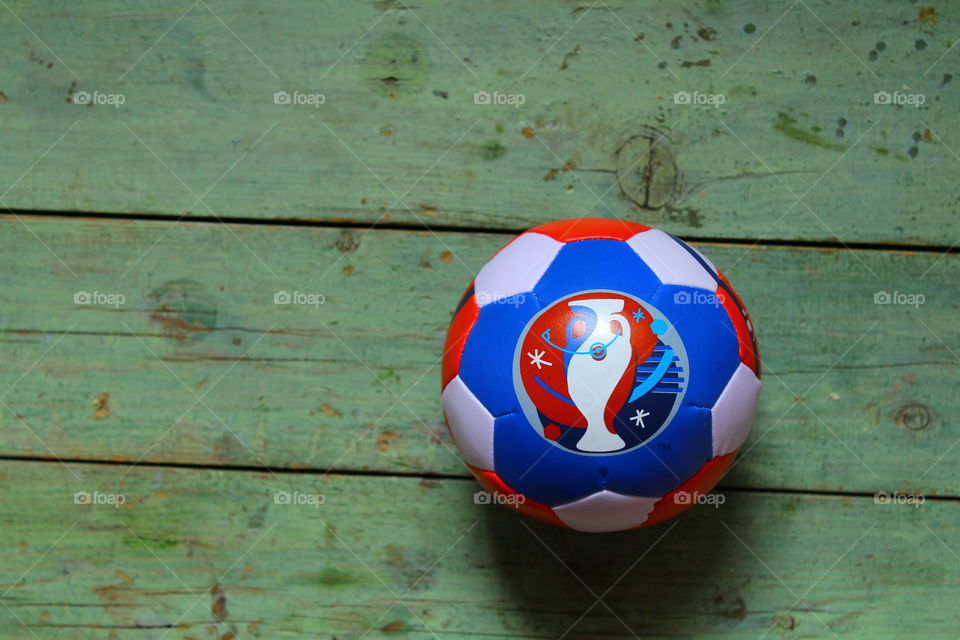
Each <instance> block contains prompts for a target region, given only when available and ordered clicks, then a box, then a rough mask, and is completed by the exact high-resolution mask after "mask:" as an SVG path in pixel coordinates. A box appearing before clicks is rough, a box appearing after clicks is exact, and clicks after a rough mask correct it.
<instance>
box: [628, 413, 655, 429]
mask: <svg viewBox="0 0 960 640" xmlns="http://www.w3.org/2000/svg"><path fill="white" fill-rule="evenodd" d="M649 415H650V412H649V411H644V410H643V409H637V413H636V414H635V415H634V416H633V417H632V418H630V420H632V421H633V423H634V424H635V425H639V426H640V428H641V429H646V428H647V425H645V424H643V419H644V418H646V417H647V416H649Z"/></svg>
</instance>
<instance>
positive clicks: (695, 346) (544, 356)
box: [441, 218, 760, 531]
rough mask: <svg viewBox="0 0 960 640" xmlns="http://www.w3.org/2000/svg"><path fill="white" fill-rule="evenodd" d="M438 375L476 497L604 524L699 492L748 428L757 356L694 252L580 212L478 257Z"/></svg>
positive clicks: (622, 524)
mask: <svg viewBox="0 0 960 640" xmlns="http://www.w3.org/2000/svg"><path fill="white" fill-rule="evenodd" d="M441 378H442V381H441V384H442V398H443V412H444V416H445V417H446V421H447V426H448V427H449V429H450V433H451V435H452V436H453V439H454V441H455V442H456V444H457V446H458V447H459V449H460V452H461V454H462V455H463V458H464V460H465V461H466V463H467V465H468V466H469V467H470V470H471V471H472V472H473V474H474V476H476V478H477V480H478V481H479V483H480V485H481V486H482V487H483V489H485V490H486V492H487V494H486V495H487V496H488V498H487V499H488V500H491V501H493V500H495V501H496V502H498V503H502V504H506V505H508V506H510V507H512V508H514V509H516V510H517V511H520V512H522V513H524V514H526V515H528V516H532V517H534V518H537V519H539V520H543V521H545V522H549V523H552V524H556V525H560V526H564V527H570V528H572V529H577V530H580V531H619V530H622V529H631V528H636V527H642V526H648V525H651V524H656V523H658V522H663V521H664V520H667V519H668V518H672V517H673V516H675V515H677V514H679V513H680V512H681V511H683V510H685V509H686V508H687V507H689V506H690V505H692V504H696V503H698V502H704V501H707V500H704V498H710V496H708V495H707V492H709V491H710V489H711V488H713V486H714V485H715V484H716V483H717V482H718V481H719V480H720V478H721V477H722V476H723V474H724V473H725V472H726V470H727V469H728V468H729V467H730V464H731V463H732V462H733V459H734V456H736V454H737V450H738V449H739V447H740V446H741V444H743V441H744V439H745V438H746V436H747V432H748V431H749V430H750V423H751V421H752V420H753V415H754V412H755V410H756V406H757V398H758V396H759V394H760V360H759V356H758V352H757V340H756V336H755V334H754V330H753V324H752V323H751V322H750V316H749V315H748V314H747V310H746V308H745V307H744V305H743V302H742V301H741V300H740V297H739V296H737V294H736V292H734V290H733V287H731V286H730V283H729V282H728V281H727V279H726V278H724V276H723V275H722V274H721V273H720V272H719V271H718V270H717V268H716V267H714V265H713V263H711V262H710V260H708V259H707V258H706V257H705V256H704V255H703V254H701V253H700V252H699V251H697V250H696V249H694V248H693V247H691V246H690V245H688V244H686V243H685V242H683V241H681V240H679V239H677V238H674V237H673V236H671V235H669V234H667V233H664V232H663V231H659V230H657V229H652V228H650V227H646V226H643V225H640V224H636V223H632V222H624V221H621V220H609V219H601V218H580V219H573V220H561V221H557V222H551V223H549V224H545V225H541V226H539V227H535V228H533V229H531V230H529V231H527V232H525V233H522V234H520V235H519V236H517V237H516V238H514V239H513V240H512V241H511V242H510V243H509V244H507V245H506V246H505V247H503V248H502V249H501V250H500V251H499V252H497V253H496V255H494V256H493V257H492V258H491V259H490V260H489V261H488V262H487V263H486V264H485V265H484V266H483V268H482V269H481V270H480V272H479V273H478V274H477V277H476V278H475V279H474V281H473V282H472V283H471V284H470V286H469V287H468V288H467V290H466V292H465V293H464V294H463V297H462V298H461V300H460V303H459V304H458V305H457V307H456V311H455V312H454V315H453V320H452V322H451V323H450V328H449V330H448V332H447V339H446V344H445V349H444V354H443V366H442V375H441Z"/></svg>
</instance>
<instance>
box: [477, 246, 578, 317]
mask: <svg viewBox="0 0 960 640" xmlns="http://www.w3.org/2000/svg"><path fill="white" fill-rule="evenodd" d="M561 248H563V243H562V242H558V241H556V240H554V239H553V238H551V237H549V236H545V235H543V234H541V233H524V234H522V235H520V236H519V237H517V239H515V240H514V241H513V242H511V243H510V244H508V245H507V246H505V247H504V248H503V249H501V250H500V252H499V253H497V255H495V256H493V258H491V259H490V261H489V262H488V263H487V264H485V265H484V267H483V268H482V269H480V273H478V274H477V278H476V280H475V281H474V286H473V293H474V296H475V297H476V299H477V305H478V306H480V307H483V306H485V305H488V304H490V303H491V302H496V301H497V300H502V299H504V298H509V297H511V296H515V295H517V294H519V293H526V292H527V291H533V287H534V285H536V284H537V282H539V281H540V278H541V277H542V276H543V274H544V272H545V271H546V270H547V267H549V266H550V263H551V262H553V259H554V258H556V257H557V253H558V252H559V251H560V249H561Z"/></svg>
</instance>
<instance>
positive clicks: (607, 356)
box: [567, 298, 632, 452]
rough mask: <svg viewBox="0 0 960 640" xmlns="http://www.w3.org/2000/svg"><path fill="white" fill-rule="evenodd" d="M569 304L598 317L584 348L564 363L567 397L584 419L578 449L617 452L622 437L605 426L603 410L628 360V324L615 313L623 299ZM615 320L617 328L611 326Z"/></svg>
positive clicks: (576, 301)
mask: <svg viewBox="0 0 960 640" xmlns="http://www.w3.org/2000/svg"><path fill="white" fill-rule="evenodd" d="M569 304H570V306H571V307H576V306H580V307H587V308H588V309H590V310H592V311H593V312H594V313H595V314H596V316H597V323H596V325H595V326H594V328H593V331H592V332H591V333H590V335H589V336H587V337H586V340H585V341H584V342H583V347H586V349H587V351H584V350H582V349H578V350H577V352H576V353H575V354H574V355H573V357H571V358H570V363H569V365H568V366H567V388H568V390H569V393H570V399H571V400H573V404H574V405H575V406H576V407H577V409H578V410H579V411H580V413H582V414H583V417H584V418H585V419H586V421H587V429H586V431H585V433H584V434H583V437H581V438H580V440H579V441H578V442H577V449H580V450H581V451H592V452H604V451H616V450H617V449H621V448H623V446H624V441H623V438H621V437H620V436H618V435H617V434H616V433H611V432H610V430H609V429H607V425H606V420H605V419H604V413H605V410H606V407H607V402H609V400H610V396H611V394H613V391H614V389H615V388H616V387H617V383H619V382H620V379H621V378H622V376H623V374H624V372H625V371H626V369H627V367H628V366H629V364H630V362H631V357H632V346H631V344H630V323H629V322H627V319H626V318H624V317H623V316H622V315H620V314H619V313H618V312H620V311H623V300H616V299H602V298H601V299H596V300H575V301H572V302H570V303H569ZM614 320H616V321H618V323H619V325H620V328H619V331H614V330H613V328H612V327H611V324H612V321H614Z"/></svg>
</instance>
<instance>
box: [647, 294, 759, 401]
mask: <svg viewBox="0 0 960 640" xmlns="http://www.w3.org/2000/svg"><path fill="white" fill-rule="evenodd" d="M650 302H651V304H653V305H654V306H655V307H656V308H657V309H659V310H660V311H661V312H663V314H664V315H666V316H667V317H668V318H669V319H670V321H671V323H672V324H673V326H674V327H676V329H677V331H678V332H679V333H680V338H681V340H683V344H684V346H685V347H686V350H687V358H688V360H689V380H688V382H687V394H686V396H684V399H683V404H684V405H694V406H699V407H706V408H708V409H709V408H711V407H713V405H714V403H715V402H716V401H717V398H719V397H720V394H721V393H722V392H723V389H724V387H726V385H727V382H729V380H730V376H732V375H733V372H734V371H735V370H736V368H737V366H739V364H740V347H739V343H738V342H737V334H736V330H735V329H734V327H733V322H731V321H730V316H729V315H728V314H727V312H726V310H725V309H724V308H723V306H722V304H721V303H720V302H719V301H718V300H717V299H716V296H715V295H714V294H713V293H710V292H707V291H704V290H703V289H694V288H690V287H683V286H677V285H664V286H663V287H661V288H660V290H659V291H657V293H656V295H655V296H654V298H653V300H651V301H650Z"/></svg>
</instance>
